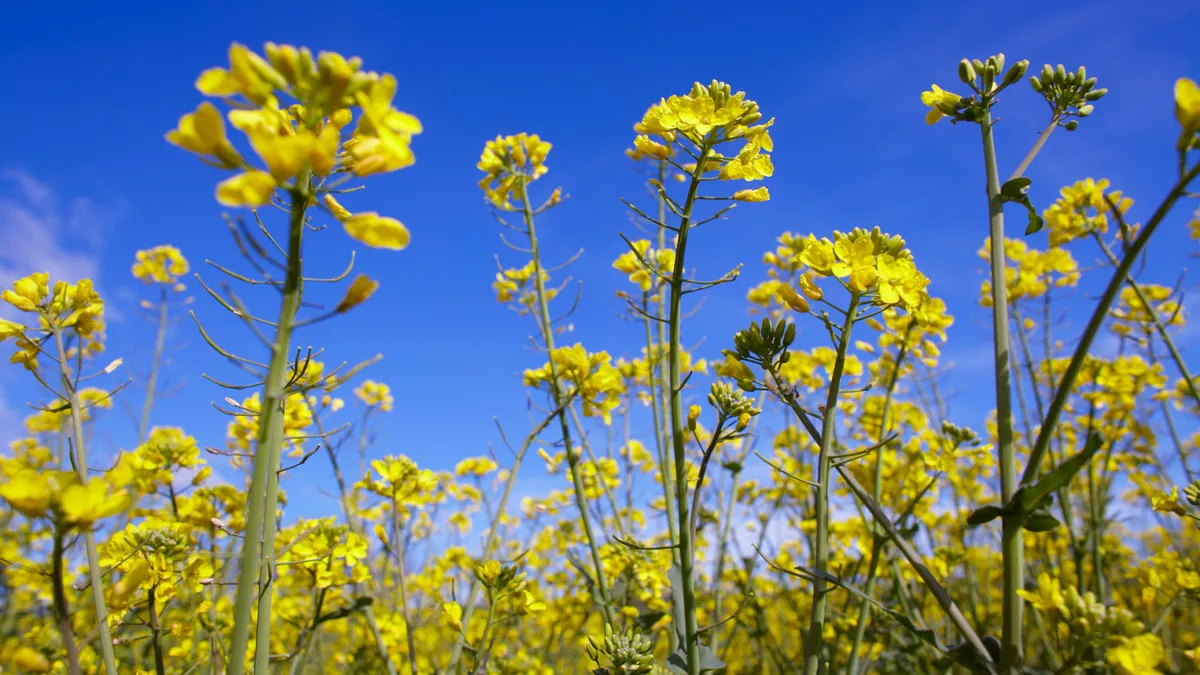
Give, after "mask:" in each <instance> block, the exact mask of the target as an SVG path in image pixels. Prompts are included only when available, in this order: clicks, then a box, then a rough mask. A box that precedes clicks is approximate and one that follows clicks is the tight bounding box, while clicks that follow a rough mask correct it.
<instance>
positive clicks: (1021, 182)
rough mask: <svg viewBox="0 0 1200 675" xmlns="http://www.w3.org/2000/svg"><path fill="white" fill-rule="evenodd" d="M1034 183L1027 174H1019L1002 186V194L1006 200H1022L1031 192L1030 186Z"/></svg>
mask: <svg viewBox="0 0 1200 675" xmlns="http://www.w3.org/2000/svg"><path fill="white" fill-rule="evenodd" d="M1032 183H1033V181H1031V180H1030V179H1029V178H1027V177H1025V176H1018V177H1017V178H1014V179H1012V180H1010V181H1008V182H1007V183H1005V184H1004V185H1003V186H1002V187H1001V188H1000V196H1001V197H1003V198H1004V201H1009V202H1019V201H1022V200H1024V199H1025V198H1026V196H1027V195H1028V194H1029V186H1030V184H1032Z"/></svg>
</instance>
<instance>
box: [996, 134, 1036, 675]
mask: <svg viewBox="0 0 1200 675" xmlns="http://www.w3.org/2000/svg"><path fill="white" fill-rule="evenodd" d="M980 129H981V131H982V134H983V162H984V168H985V170H986V172H987V196H988V220H989V224H990V229H989V240H990V242H991V249H992V251H991V273H992V347H993V352H992V353H993V356H994V361H993V366H994V368H995V373H996V441H997V443H996V454H997V459H998V461H999V464H1000V493H1001V499H1002V500H1003V503H1005V504H1007V503H1008V502H1009V500H1011V499H1012V496H1013V494H1014V493H1016V491H1017V453H1016V447H1015V446H1014V444H1013V411H1012V379H1011V377H1012V374H1011V372H1010V371H1009V357H1008V350H1009V345H1010V344H1011V338H1010V336H1009V329H1008V287H1007V281H1006V279H1005V269H1006V265H1005V251H1004V202H1003V200H1002V199H1001V198H1000V173H999V170H998V169H997V167H996V147H995V142H994V139H993V136H992V115H991V112H990V111H989V112H987V113H984V117H983V121H982V122H981V123H980ZM1044 430H1045V427H1043V431H1044ZM1022 541H1023V538H1022V529H1021V523H1020V522H1019V521H1018V520H1017V519H1016V518H1011V517H1005V518H1004V520H1003V523H1002V532H1001V540H1000V550H1001V555H1002V559H1003V562H1004V591H1003V593H1004V595H1003V602H1004V605H1003V606H1004V609H1003V614H1004V616H1003V639H1002V641H1001V650H1000V673H1001V675H1007V674H1008V673H1018V672H1020V670H1021V666H1022V661H1023V656H1022V653H1021V650H1022V646H1023V640H1022V616H1021V615H1022V611H1023V609H1024V602H1025V601H1024V600H1022V599H1021V596H1020V595H1018V594H1017V591H1019V590H1022V589H1023V588H1024V587H1025V563H1024V549H1023V544H1022Z"/></svg>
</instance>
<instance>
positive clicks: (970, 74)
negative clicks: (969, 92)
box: [958, 59, 976, 84]
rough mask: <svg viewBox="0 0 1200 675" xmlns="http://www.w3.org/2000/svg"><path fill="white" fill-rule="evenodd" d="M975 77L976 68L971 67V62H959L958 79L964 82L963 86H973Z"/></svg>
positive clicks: (965, 60) (964, 60)
mask: <svg viewBox="0 0 1200 675" xmlns="http://www.w3.org/2000/svg"><path fill="white" fill-rule="evenodd" d="M975 77H976V76H975V68H974V67H972V66H971V62H970V61H968V60H967V59H963V60H962V61H959V62H958V79H960V80H962V83H963V84H971V83H972V82H974V81H975Z"/></svg>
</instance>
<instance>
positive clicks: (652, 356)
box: [644, 291, 679, 634]
mask: <svg viewBox="0 0 1200 675" xmlns="http://www.w3.org/2000/svg"><path fill="white" fill-rule="evenodd" d="M660 294H661V291H660ZM644 323H645V324H646V371H647V380H648V381H649V385H650V412H651V415H652V416H653V418H654V449H655V450H656V451H657V452H658V471H659V473H660V474H662V476H663V480H662V489H663V504H664V505H665V508H666V511H667V532H668V534H669V535H670V538H671V546H675V545H676V544H678V543H679V535H678V530H676V529H675V504H674V502H673V500H672V499H671V481H670V480H669V479H668V478H667V476H671V475H673V474H672V473H671V463H670V461H669V460H668V454H667V448H666V444H665V443H664V442H663V436H664V434H663V422H664V420H663V415H662V411H661V410H660V404H661V402H662V392H663V387H656V386H655V378H657V377H658V376H657V374H656V373H658V372H659V370H660V363H659V361H660V360H661V359H659V358H658V356H659V352H660V351H661V350H659V349H658V348H657V346H656V343H655V342H654V337H653V335H652V333H651V332H650V319H649V318H647V319H645V320H644ZM656 323H658V324H659V330H660V331H661V330H662V322H661V321H659V322H656ZM658 344H661V342H660V343H658ZM671 555H672V557H678V555H679V551H678V550H677V549H675V548H672V549H671ZM672 634H673V633H672Z"/></svg>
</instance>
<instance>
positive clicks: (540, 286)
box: [518, 177, 613, 623]
mask: <svg viewBox="0 0 1200 675" xmlns="http://www.w3.org/2000/svg"><path fill="white" fill-rule="evenodd" d="M518 182H519V183H520V185H521V209H522V214H523V215H524V218H525V229H526V232H528V233H529V249H530V256H531V257H532V259H533V279H534V288H535V289H536V293H537V301H538V311H539V314H538V317H539V326H540V328H541V332H542V344H543V345H545V347H546V357H547V360H548V362H549V363H550V393H551V395H552V396H553V398H554V405H556V406H559V407H562V406H563V402H564V400H565V399H566V398H567V396H566V394H564V393H563V391H562V389H561V387H559V384H558V372H557V367H556V366H555V365H554V359H553V358H551V354H552V353H553V352H554V326H553V322H552V321H551V318H550V301H549V298H547V297H546V282H545V280H544V279H543V278H542V256H541V248H540V247H539V245H538V238H537V230H536V229H535V228H534V224H533V207H532V206H530V204H529V186H528V181H527V179H525V178H524V177H522V178H521V180H519V181H518ZM558 419H559V426H560V428H561V429H562V439H563V446H564V450H565V452H566V455H567V467H568V468H569V469H570V472H571V482H572V484H573V485H574V488H575V502H576V504H577V505H578V506H579V522H580V524H581V525H582V526H583V535H584V538H585V539H586V540H587V545H588V548H589V549H590V550H591V554H592V565H593V567H594V568H595V573H596V591H597V593H598V594H599V596H600V601H601V603H603V606H602V607H601V608H600V609H601V613H602V614H604V620H605V621H607V622H608V623H613V614H612V611H613V608H612V601H611V599H610V598H609V595H608V581H607V580H606V579H605V577H604V565H603V564H602V563H601V561H600V547H599V546H598V545H597V543H596V539H595V534H594V533H593V530H592V518H591V515H590V514H589V513H588V508H587V495H586V494H585V490H584V487H583V475H582V474H581V473H580V471H579V460H580V453H579V452H577V451H576V450H575V448H574V447H573V445H572V443H571V428H570V425H569V424H568V422H567V414H566V412H565V410H560V411H559V413H558Z"/></svg>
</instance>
